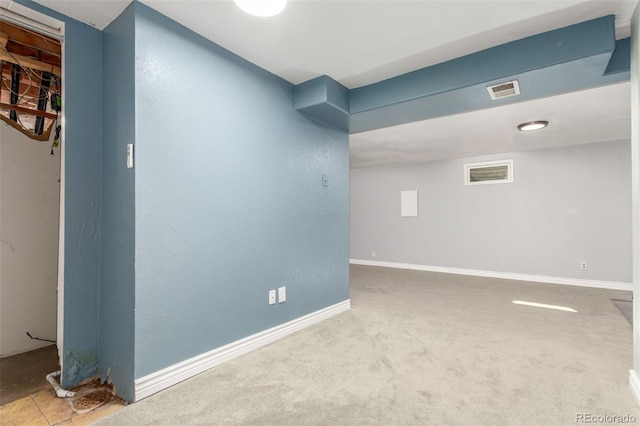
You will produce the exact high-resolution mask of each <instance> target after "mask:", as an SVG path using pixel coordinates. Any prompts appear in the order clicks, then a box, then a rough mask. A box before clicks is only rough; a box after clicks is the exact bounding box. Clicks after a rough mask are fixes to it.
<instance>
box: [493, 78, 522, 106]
mask: <svg viewBox="0 0 640 426" xmlns="http://www.w3.org/2000/svg"><path fill="white" fill-rule="evenodd" d="M487 91H488V92H489V96H491V99H493V100H494V101H495V100H497V99H502V98H508V97H510V96H516V95H519V94H520V86H519V85H518V80H512V81H505V82H504V83H499V84H494V85H493V86H489V87H487Z"/></svg>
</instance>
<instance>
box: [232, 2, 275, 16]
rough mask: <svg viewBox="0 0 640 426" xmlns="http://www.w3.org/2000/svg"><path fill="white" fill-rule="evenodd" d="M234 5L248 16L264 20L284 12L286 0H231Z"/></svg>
mask: <svg viewBox="0 0 640 426" xmlns="http://www.w3.org/2000/svg"><path fill="white" fill-rule="evenodd" d="M233 1H235V3H236V5H238V7H239V8H240V9H242V10H243V11H245V12H247V13H248V14H249V15H253V16H260V17H262V18H266V17H269V16H274V15H277V14H278V13H280V12H282V11H283V10H284V7H285V6H286V5H287V0H233Z"/></svg>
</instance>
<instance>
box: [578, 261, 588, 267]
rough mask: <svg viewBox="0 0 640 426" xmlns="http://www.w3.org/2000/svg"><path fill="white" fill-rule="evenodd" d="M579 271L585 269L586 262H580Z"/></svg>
mask: <svg viewBox="0 0 640 426" xmlns="http://www.w3.org/2000/svg"><path fill="white" fill-rule="evenodd" d="M580 269H587V262H586V261H584V260H583V261H582V262H580Z"/></svg>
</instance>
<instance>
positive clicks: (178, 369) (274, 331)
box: [134, 299, 351, 401]
mask: <svg viewBox="0 0 640 426" xmlns="http://www.w3.org/2000/svg"><path fill="white" fill-rule="evenodd" d="M349 309H351V301H350V300H349V299H347V300H345V301H344V302H340V303H337V304H335V305H332V306H329V307H327V308H324V309H321V310H319V311H316V312H313V313H310V314H309V315H305V316H303V317H300V318H297V319H294V320H293V321H289V322H287V323H285V324H281V325H278V326H276V327H273V328H270V329H268V330H265V331H262V332H260V333H256V334H254V335H252V336H248V337H245V338H244V339H240V340H237V341H235V342H232V343H229V344H228V345H225V346H222V347H219V348H217V349H214V350H212V351H209V352H206V353H204V354H201V355H198V356H195V357H193V358H190V359H187V360H185V361H182V362H180V363H178V364H174V365H172V366H170V367H167V368H164V369H162V370H160V371H156V372H155V373H151V374H149V375H147V376H144V377H141V378H139V379H136V380H135V391H134V401H140V400H141V399H143V398H146V397H148V396H150V395H153V394H154V393H156V392H160V391H161V390H163V389H166V388H168V387H170V386H173V385H175V384H176V383H179V382H181V381H183V380H186V379H188V378H190V377H193V376H195V375H197V374H200V373H202V372H203V371H206V370H208V369H210V368H212V367H215V366H216V365H220V364H222V363H223V362H226V361H229V360H231V359H233V358H236V357H238V356H240V355H243V354H245V353H247V352H250V351H252V350H254V349H258V348H260V347H262V346H265V345H267V344H269V343H272V342H274V341H276V340H278V339H280V338H282V337H285V336H287V335H289V334H291V333H294V332H296V331H299V330H302V329H303V328H306V327H309V326H310V325H313V324H316V323H318V322H320V321H322V320H325V319H327V318H330V317H332V316H334V315H337V314H339V313H341V312H344V311H348V310H349Z"/></svg>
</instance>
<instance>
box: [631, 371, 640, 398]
mask: <svg viewBox="0 0 640 426" xmlns="http://www.w3.org/2000/svg"><path fill="white" fill-rule="evenodd" d="M629 387H630V388H631V393H633V396H635V397H636V402H637V403H638V404H639V405H640V380H638V375H637V374H636V372H635V371H633V370H629Z"/></svg>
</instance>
